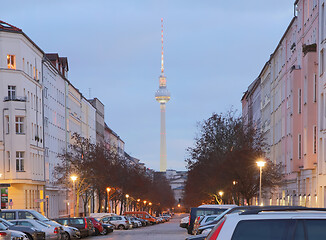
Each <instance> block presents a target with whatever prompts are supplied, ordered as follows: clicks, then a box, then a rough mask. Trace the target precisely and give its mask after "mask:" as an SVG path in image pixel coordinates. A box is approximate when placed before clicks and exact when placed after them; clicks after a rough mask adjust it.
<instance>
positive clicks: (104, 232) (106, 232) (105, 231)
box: [101, 228, 109, 235]
mask: <svg viewBox="0 0 326 240" xmlns="http://www.w3.org/2000/svg"><path fill="white" fill-rule="evenodd" d="M108 233H109V232H108V230H107V229H106V228H103V231H102V232H101V234H102V235H107V234H108Z"/></svg>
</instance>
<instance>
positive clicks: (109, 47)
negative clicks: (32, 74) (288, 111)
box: [0, 0, 294, 170]
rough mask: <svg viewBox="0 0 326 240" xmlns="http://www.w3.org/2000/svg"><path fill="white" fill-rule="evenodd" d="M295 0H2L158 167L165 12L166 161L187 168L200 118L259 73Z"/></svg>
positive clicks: (134, 150)
mask: <svg viewBox="0 0 326 240" xmlns="http://www.w3.org/2000/svg"><path fill="white" fill-rule="evenodd" d="M293 3H294V0H273V1H267V0H249V1H244V0H233V1H221V0H200V1H198V0H171V1H169V0H166V1H165V0H160V1H156V0H133V1H132V0H118V1H113V0H105V1H104V0H103V1H99V0H93V1H90V0H88V1H85V0H74V1H67V0H55V1H45V0H39V1H34V0H29V1H26V0H21V1H2V2H1V7H0V19H1V20H2V21H5V22H7V23H9V24H12V25H14V26H17V27H18V28H21V29H22V30H23V31H24V32H25V33H26V34H27V35H28V36H29V37H30V38H31V39H32V40H33V41H34V42H35V43H36V44H37V45H38V46H39V47H40V48H41V49H42V50H43V51H44V52H46V53H54V52H57V53H59V55H60V56H62V57H68V61H69V80H70V81H71V82H72V84H74V86H75V87H76V88H78V89H79V90H80V91H81V92H82V93H83V94H84V96H86V97H87V98H89V89H91V91H90V93H91V98H94V97H97V98H99V99H100V100H101V101H102V102H103V103H104V104H105V121H106V123H107V124H108V125H109V127H110V128H112V129H113V130H114V131H115V132H116V133H117V134H118V135H119V136H120V137H121V139H122V140H123V141H124V142H125V151H126V152H127V153H128V154H130V155H131V156H133V157H136V158H139V159H140V160H141V161H142V162H144V163H145V164H146V166H147V167H149V168H153V169H155V170H159V155H160V152H159V151H160V107H159V103H158V102H156V101H155V98H154V95H155V91H156V90H157V89H158V84H159V82H158V78H159V75H160V59H161V55H160V54H161V36H160V34H161V18H163V19H164V41H165V42H164V64H165V75H166V77H167V88H168V89H169V91H170V93H171V100H170V101H169V102H168V103H167V108H166V134H167V159H168V163H167V167H168V168H172V169H177V170H185V169H186V166H185V158H186V156H187V154H186V148H188V147H191V146H192V145H193V143H194V137H195V136H196V133H197V122H199V121H202V120H204V119H207V118H209V117H210V116H211V114H212V113H213V112H217V113H220V112H225V111H227V110H229V109H230V108H231V107H232V106H233V108H234V109H237V110H238V113H239V114H240V113H241V102H240V99H241V97H242V94H243V92H244V91H246V89H247V87H248V86H249V84H250V83H251V82H252V81H253V80H254V79H255V78H256V77H257V76H258V74H259V72H260V71H261V69H262V67H263V65H264V64H265V62H266V61H267V60H268V59H269V56H270V54H271V53H272V52H273V51H274V49H275V48H276V46H277V44H278V42H279V40H280V39H281V37H282V35H283V33H284V32H285V30H286V28H287V26H288V24H289V23H290V21H291V19H292V18H293Z"/></svg>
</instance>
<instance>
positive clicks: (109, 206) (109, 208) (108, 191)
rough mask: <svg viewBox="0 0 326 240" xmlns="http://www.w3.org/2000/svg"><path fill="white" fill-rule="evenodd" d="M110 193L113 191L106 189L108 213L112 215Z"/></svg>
mask: <svg viewBox="0 0 326 240" xmlns="http://www.w3.org/2000/svg"><path fill="white" fill-rule="evenodd" d="M110 191H111V188H109V187H107V188H106V192H107V194H108V212H109V213H110V212H111V205H110Z"/></svg>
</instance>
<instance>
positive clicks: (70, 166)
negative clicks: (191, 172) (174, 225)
mask: <svg viewBox="0 0 326 240" xmlns="http://www.w3.org/2000/svg"><path fill="white" fill-rule="evenodd" d="M72 140H73V144H71V145H70V146H69V149H68V151H66V152H64V153H63V154H60V155H59V157H60V159H61V160H62V163H61V164H58V165H57V166H56V167H55V173H54V174H55V178H56V179H57V182H58V184H64V185H66V187H67V188H71V186H72V182H71V179H70V178H71V176H72V175H76V176H78V181H76V188H75V189H76V195H77V206H78V204H79V201H80V199H79V197H81V198H82V200H83V203H84V212H85V213H86V212H87V205H88V203H89V201H90V200H91V198H92V197H93V196H94V195H96V196H97V201H98V204H97V205H98V209H96V210H95V211H97V212H102V211H103V210H104V211H107V199H108V196H109V198H110V200H111V201H112V204H113V207H114V209H113V210H116V209H117V206H118V204H119V203H120V204H121V208H120V209H121V210H122V209H123V206H125V203H126V201H128V200H129V203H130V202H132V200H135V199H136V200H137V199H142V200H145V199H146V200H147V202H152V208H154V209H156V210H160V209H162V208H169V207H172V206H173V205H174V196H173V192H172V190H171V188H170V186H169V183H168V182H167V180H166V178H165V177H153V175H152V174H149V173H148V171H146V169H144V168H140V167H139V166H138V165H132V164H130V162H128V161H127V160H126V158H125V157H123V156H121V155H119V154H118V153H117V151H115V150H114V149H108V145H107V144H99V143H98V144H94V143H91V142H90V140H89V139H87V138H84V137H81V136H80V135H79V134H76V133H75V134H73V136H72ZM126 194H128V195H129V196H130V199H128V200H127V199H126ZM115 212H116V211H115Z"/></svg>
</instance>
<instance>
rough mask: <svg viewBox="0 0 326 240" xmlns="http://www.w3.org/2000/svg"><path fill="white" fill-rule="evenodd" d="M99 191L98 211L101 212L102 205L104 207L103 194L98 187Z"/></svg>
mask: <svg viewBox="0 0 326 240" xmlns="http://www.w3.org/2000/svg"><path fill="white" fill-rule="evenodd" d="M97 193H98V209H97V212H98V213H100V212H101V207H102V201H101V200H102V199H101V198H102V196H101V191H100V190H99V189H97Z"/></svg>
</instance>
